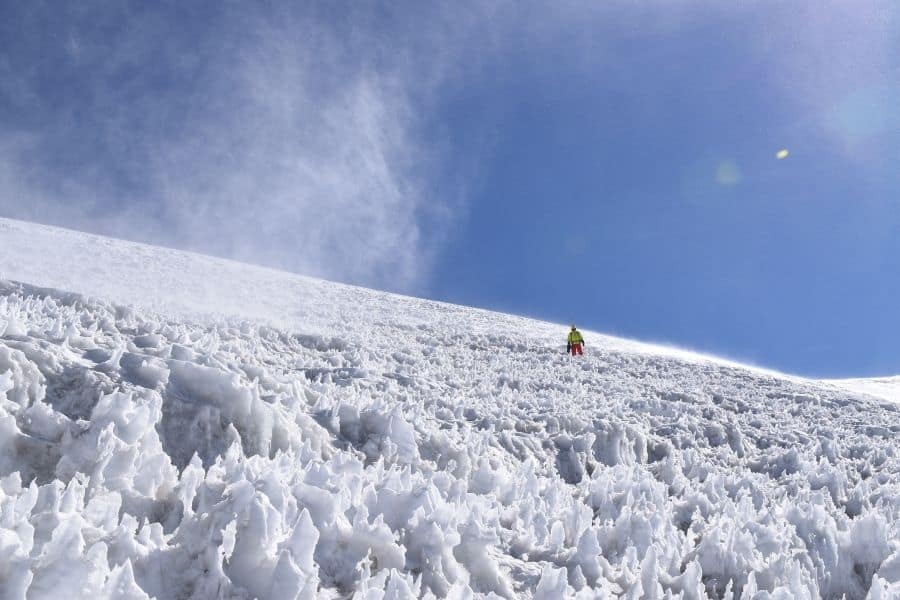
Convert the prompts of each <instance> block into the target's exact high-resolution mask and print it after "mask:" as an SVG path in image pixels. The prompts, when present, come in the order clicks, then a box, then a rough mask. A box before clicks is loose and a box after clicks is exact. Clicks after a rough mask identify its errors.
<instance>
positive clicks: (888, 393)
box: [830, 377, 900, 403]
mask: <svg viewBox="0 0 900 600" xmlns="http://www.w3.org/2000/svg"><path fill="white" fill-rule="evenodd" d="M830 383H833V384H834V385H836V386H838V387H841V388H844V389H846V390H849V391H851V392H855V393H856V394H868V395H869V396H874V397H875V398H882V399H884V400H890V401H891V402H898V403H900V377H874V378H872V379H832V380H830Z"/></svg>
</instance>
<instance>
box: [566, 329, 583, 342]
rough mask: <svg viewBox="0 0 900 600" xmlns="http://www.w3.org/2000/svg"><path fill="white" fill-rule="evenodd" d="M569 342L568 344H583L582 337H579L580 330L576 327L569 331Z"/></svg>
mask: <svg viewBox="0 0 900 600" xmlns="http://www.w3.org/2000/svg"><path fill="white" fill-rule="evenodd" d="M569 343H570V344H583V343H584V338H583V337H581V332H580V331H578V330H577V329H576V330H574V331H570V332H569Z"/></svg>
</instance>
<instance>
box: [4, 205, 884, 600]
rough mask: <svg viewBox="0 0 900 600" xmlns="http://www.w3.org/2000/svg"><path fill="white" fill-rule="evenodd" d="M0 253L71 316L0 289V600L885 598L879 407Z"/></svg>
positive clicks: (170, 263) (224, 281)
mask: <svg viewBox="0 0 900 600" xmlns="http://www.w3.org/2000/svg"><path fill="white" fill-rule="evenodd" d="M22 240H30V241H28V242H27V243H24V242H23V243H22V244H21V245H19V246H16V245H15V244H16V243H17V242H18V241H22ZM0 248H2V256H0V272H2V273H3V275H4V277H7V278H10V279H18V280H26V281H29V282H30V284H36V285H40V286H52V287H55V288H59V289H70V290H74V291H76V292H80V293H72V292H65V291H59V289H49V288H47V287H35V285H27V284H24V283H17V282H14V281H4V282H2V283H0V598H3V599H6V598H10V599H12V598H26V597H27V598H29V599H31V598H59V597H71V598H89V597H90V598H96V599H106V598H117V599H118V598H159V599H163V598H198V599H199V598H247V599H249V598H260V599H268V598H271V599H276V598H277V599H282V598H360V599H372V600H380V599H385V598H392V599H393V598H419V597H425V598H433V597H438V598H453V599H465V598H496V597H501V598H536V599H556V598H619V597H624V598H667V597H668V598H684V599H695V598H759V599H762V598H841V597H846V598H867V597H868V598H873V599H884V598H900V442H898V433H900V405H897V404H895V403H891V402H887V401H884V400H879V399H875V398H872V397H871V396H861V395H858V394H856V393H855V392H853V391H848V390H845V389H843V388H840V387H838V386H835V385H833V384H830V383H823V382H816V381H805V380H801V379H798V378H789V377H784V376H780V375H777V374H773V373H767V372H764V371H760V370H756V369H749V368H745V367H742V366H739V365H734V364H731V363H727V362H724V361H717V360H713V359H709V358H706V357H700V356H696V355H690V354H686V353H681V352H678V351H675V350H671V349H661V348H655V347H652V346H647V345H641V344H635V343H631V342H626V341H623V340H616V339H614V338H607V337H603V336H597V335H595V334H591V333H590V332H586V337H587V343H588V346H587V349H586V350H587V353H586V355H585V356H584V357H579V358H578V359H577V360H575V359H572V358H570V357H568V356H565V355H564V353H563V351H564V347H563V345H562V344H561V343H560V341H561V340H563V341H564V337H563V336H564V334H565V328H560V327H559V326H554V325H551V324H547V323H538V322H534V321H529V320H526V319H521V318H517V317H512V316H509V315H499V314H493V313H488V312H485V311H477V310H472V309H466V308H463V307H455V306H449V305H445V304H440V303H434V302H427V301H422V300H416V299H412V298H402V297H398V296H392V295H389V294H382V293H378V292H372V291H369V290H361V289H358V288H352V287H347V286H339V285H335V284H330V283H326V282H321V281H315V280H309V279H304V278H300V277H296V276H292V275H287V274H283V273H277V272H274V271H267V270H264V269H256V268H253V267H249V266H246V265H236V264H235V263H228V262H227V261H218V260H215V259H210V258H208V257H200V256H196V255H190V254H184V253H176V252H174V251H169V250H163V249H156V248H151V247H148V246H140V245H135V244H128V243H126V242H119V241H115V240H105V239H104V238H96V237H92V236H85V235H83V234H77V233H73V232H65V231H62V230H54V229H52V228H43V227H39V226H34V225H30V224H23V223H17V222H11V221H2V220H0ZM123 261H125V262H123ZM129 261H130V262H129ZM190 286H193V288H191V287H190ZM84 294H90V296H88V295H84ZM232 294H233V295H232ZM101 298H102V299H101ZM207 300H209V301H208V302H207Z"/></svg>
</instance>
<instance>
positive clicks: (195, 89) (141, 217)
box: [0, 3, 471, 289]
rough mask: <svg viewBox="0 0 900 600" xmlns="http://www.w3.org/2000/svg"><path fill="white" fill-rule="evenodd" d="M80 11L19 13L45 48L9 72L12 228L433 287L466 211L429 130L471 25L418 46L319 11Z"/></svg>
mask: <svg viewBox="0 0 900 600" xmlns="http://www.w3.org/2000/svg"><path fill="white" fill-rule="evenodd" d="M6 10H9V11H11V10H12V9H6ZM328 10H330V11H332V14H322V13H323V11H328ZM70 11H71V12H70V13H67V14H64V15H58V14H57V15H50V14H49V13H48V11H47V10H44V11H43V12H41V11H40V9H35V8H22V9H21V11H20V12H19V14H14V15H7V16H10V17H14V18H12V19H9V20H8V21H7V23H8V25H7V26H8V27H19V28H25V29H27V28H32V29H33V30H32V31H27V32H25V33H22V34H21V35H18V36H16V38H18V39H16V38H14V39H10V40H9V41H8V44H9V46H8V47H6V48H3V49H2V50H3V51H2V55H0V70H2V75H3V76H4V77H3V79H4V83H3V84H2V87H0V101H2V102H3V104H4V105H6V107H8V108H10V110H9V112H8V114H9V115H11V117H10V118H9V119H7V120H6V121H5V122H3V123H2V128H0V160H2V163H0V211H2V214H5V215H7V216H13V217H19V218H26V219H33V220H38V221H43V222H50V223H53V224H61V225H68V226H72V227H75V228H83V229H89V230H92V231H96V232H101V233H109V234H114V235H118V236H122V237H128V238H133V239H134V238H136V239H139V240H146V241H152V242H158V243H163V244H170V245H175V246H178V247H183V248H189V249H195V250H200V251H204V252H211V253H215V254H219V255H224V256H228V257H234V258H237V259H240V260H246V261H251V262H257V263H261V264H265V265H271V266H276V267H281V268H287V269H291V270H295V271H299V272H303V273H309V274H312V275H319V276H323V277H329V278H336V279H342V280H347V281H353V282H357V283H362V284H370V285H380V286H387V287H391V288H393V289H410V288H413V287H415V286H416V285H417V284H418V283H419V282H420V281H421V279H422V277H423V275H424V274H425V272H427V268H428V263H429V260H430V259H431V257H432V254H433V252H434V250H435V248H436V247H437V243H438V241H439V233H440V231H442V230H443V229H444V228H445V227H446V226H449V225H450V224H451V216H452V214H453V212H454V210H455V205H454V203H455V202H456V191H455V190H454V189H452V188H446V187H442V186H440V185H437V184H436V182H437V181H438V180H439V179H440V178H441V176H442V173H441V172H440V165H441V161H440V155H439V153H440V151H441V150H440V145H439V144H433V143H426V140H425V139H424V138H423V135H422V128H423V126H424V124H425V120H424V116H423V115H427V114H428V110H429V108H431V107H432V105H433V103H434V101H435V98H436V96H437V90H438V89H439V87H440V85H441V83H442V81H444V80H445V78H446V77H447V76H449V75H450V73H451V71H452V67H451V65H452V64H453V62H454V60H455V58H456V55H457V54H458V49H457V46H456V43H455V42H456V41H458V35H457V34H456V33H454V32H453V31H454V28H455V27H456V26H460V27H461V29H463V30H464V29H465V28H466V27H468V25H469V24H470V23H471V21H470V20H469V19H468V17H465V16H464V15H465V13H464V12H460V13H454V14H443V15H442V14H436V15H432V16H434V17H435V18H434V19H424V20H421V21H420V23H419V25H418V26H419V28H420V29H419V30H417V29H416V28H414V27H412V26H411V25H409V24H404V23H403V22H398V23H394V22H391V20H390V19H391V18H392V17H391V15H384V14H380V13H379V12H378V11H377V10H376V9H374V8H372V9H362V8H347V9H346V10H344V11H338V9H337V8H328V7H327V6H326V5H320V6H316V7H312V6H311V7H309V8H306V9H301V10H275V9H273V10H256V9H254V10H251V9H250V8H249V5H244V4H241V3H228V4H224V5H214V6H213V7H211V8H210V11H211V12H210V13H209V14H200V13H197V12H195V11H194V10H193V9H189V8H177V7H172V8H170V9H168V10H161V9H147V8H143V7H140V6H139V5H135V6H134V7H133V8H132V9H130V10H123V9H120V10H119V11H114V12H110V11H107V10H101V9H100V8H99V7H95V8H77V9H70ZM48 22H49V23H50V25H47V23H48ZM422 23H424V24H426V25H427V27H428V28H429V31H427V32H425V31H422V30H421V24H422ZM48 28H49V29H50V30H49V31H48ZM41 31H43V35H37V37H38V38H39V43H38V44H36V45H32V46H28V45H27V44H25V45H22V46H20V47H18V48H14V47H13V46H15V45H16V43H17V42H18V41H19V40H20V39H21V38H22V36H23V35H28V36H35V35H36V34H38V33H39V32H41ZM10 33H12V32H10ZM4 37H5V36H4ZM426 40H427V41H428V42H429V43H433V44H437V45H436V46H434V47H433V48H432V52H433V53H432V55H431V56H430V59H429V60H428V61H424V60H422V56H421V54H420V53H421V51H422V50H423V48H422V44H423V43H425V42H426ZM41 45H44V46H49V48H47V47H44V48H42V47H41ZM426 230H427V231H426Z"/></svg>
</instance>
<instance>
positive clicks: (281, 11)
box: [0, 0, 900, 376]
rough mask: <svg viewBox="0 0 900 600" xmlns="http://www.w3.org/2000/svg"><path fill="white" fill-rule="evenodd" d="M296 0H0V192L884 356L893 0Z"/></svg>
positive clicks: (44, 211) (211, 239)
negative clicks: (62, 1)
mask: <svg viewBox="0 0 900 600" xmlns="http://www.w3.org/2000/svg"><path fill="white" fill-rule="evenodd" d="M298 4H300V3H274V2H273V3H238V2H224V3H218V2H216V3H212V2H210V3H191V4H190V5H189V7H186V5H184V3H175V2H161V3H154V4H152V5H150V4H148V3H142V2H132V3H109V4H105V3H92V2H84V3H79V4H78V5H77V6H74V5H73V6H60V5H57V4H56V3H40V2H34V3H5V4H3V5H2V6H0V215H2V216H9V217H13V218H22V219H29V220H35V221H40V222H46V223H52V224H58V225H64V226H69V227H73V228H76V229H84V230H89V231H94V232H98V233H104V234H110V235H116V236H118V237H124V238H129V239H136V240H139V241H147V242H152V243H159V244H165V245H170V246H175V247H179V248H186V249H192V250H198V251H201V252H206V253H211V254H217V255H222V256H227V257H231V258H236V259H239V260H245V261H249V262H255V263H260V264H265V265H269V266H274V267H279V268H284V269H289V270H293V271H297V272H301V273H308V274H312V275H317V276H322V277H326V278H331V279H337V280H341V281H347V282H352V283H358V284H362V285H367V286H373V287H379V288H383V289H391V290H395V291H402V292H409V293H414V294H417V295H424V296H428V297H433V298H438V299H443V300H449V301H453V302H459V303H463V304H469V305H475V306H482V307H486V308H494V309H500V310H505V311H510V312H515V313H520V314H526V315H530V316H535V317H539V318H543V319H548V320H554V321H560V322H565V323H568V322H576V323H578V324H580V325H581V326H582V327H584V328H588V329H596V330H601V331H605V332H610V333H615V334H619V335H623V336H627V337H636V338H640V339H645V340H651V341H663V342H668V343H672V344H675V345H679V346H685V347H689V348H693V349H698V350H702V351H706V352H712V353H716V354H721V355H725V356H729V357H732V358H736V359H740V360H746V361H751V362H754V363H757V364H760V365H764V366H768V367H772V368H777V369H781V370H785V371H789V372H794V373H800V374H807V375H816V376H864V375H880V374H892V373H900V311H898V310H897V298H898V296H900V278H898V273H900V258H898V257H900V209H898V203H900V170H898V168H897V167H898V165H900V108H898V107H900V7H897V5H896V3H894V2H888V1H883V2H853V3H850V2H837V1H829V0H826V1H825V2H790V3H785V2H773V1H763V2H754V3H741V5H736V3H721V2H688V1H684V2H680V1H675V0H670V1H666V2H655V3H635V2H617V1H613V2H605V3H574V2H571V3H570V2H560V3H553V4H552V5H551V4H550V3H531V2H510V3H506V2H498V3H490V4H488V3H466V2H461V3H453V4H452V5H447V4H444V5H439V4H426V3H420V2H409V3H402V2H396V3H383V4H378V3H359V2H352V3H351V2H347V3H340V2H328V3H303V4H302V7H299V6H297V5H298ZM782 148H785V149H788V150H789V152H790V154H789V156H788V157H787V158H785V159H783V160H779V159H777V158H776V156H775V155H776V152H777V151H779V150H780V149H782Z"/></svg>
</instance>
